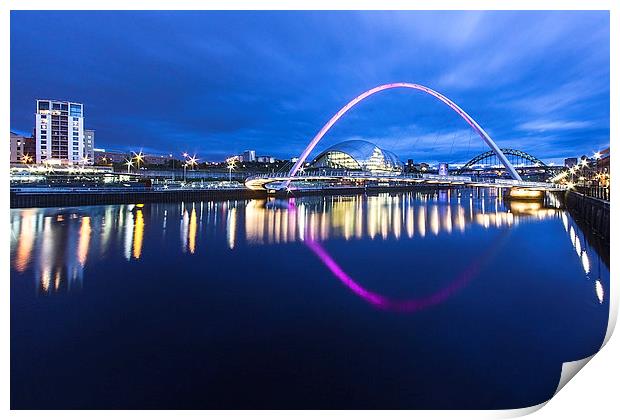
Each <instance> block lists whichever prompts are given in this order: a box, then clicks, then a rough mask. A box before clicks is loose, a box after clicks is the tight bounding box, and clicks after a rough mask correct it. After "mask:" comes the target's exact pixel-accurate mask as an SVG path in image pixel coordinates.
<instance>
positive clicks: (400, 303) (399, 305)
mask: <svg viewBox="0 0 620 420" xmlns="http://www.w3.org/2000/svg"><path fill="white" fill-rule="evenodd" d="M502 237H504V236H502ZM305 243H306V245H307V246H308V248H310V249H311V250H312V252H314V254H315V255H316V256H317V257H319V259H320V260H321V262H322V263H323V264H325V266H326V267H327V268H328V269H329V270H330V271H331V272H332V273H333V274H334V276H336V278H337V279H338V280H340V281H341V282H342V283H343V284H344V285H345V286H347V287H348V288H349V289H351V290H352V291H353V293H355V294H356V295H358V296H360V297H361V298H362V299H364V300H365V301H367V302H369V303H370V304H372V305H374V306H376V307H378V308H380V309H383V310H391V311H399V312H413V311H419V310H421V309H425V308H428V307H430V306H433V305H437V304H438V303H441V302H443V301H444V300H446V299H447V298H448V297H450V295H452V294H453V293H454V292H455V291H457V290H458V289H460V288H461V287H463V286H465V285H466V284H467V283H469V281H471V280H472V279H473V278H474V277H475V276H476V275H477V274H478V273H479V272H480V269H481V268H482V266H483V265H484V263H485V262H486V261H488V260H489V259H490V258H491V256H492V254H494V253H495V251H496V250H497V249H498V248H499V247H498V246H492V247H491V248H490V250H489V251H488V252H486V253H485V254H484V255H482V256H481V258H479V259H477V260H475V261H473V262H472V263H471V264H470V265H469V266H468V267H467V268H466V269H465V270H464V271H463V272H462V273H461V274H460V275H459V276H458V277H457V278H456V279H455V280H454V281H453V282H452V283H450V284H448V285H447V286H446V287H444V288H443V289H441V290H439V291H438V292H436V293H433V294H432V295H430V296H426V297H423V298H417V299H406V300H392V299H389V298H387V297H385V296H382V295H380V294H378V293H374V292H371V291H369V290H366V289H364V287H362V286H361V285H360V284H358V283H357V282H356V281H355V280H353V279H352V278H351V277H350V276H349V275H348V274H347V273H346V272H345V271H344V270H343V269H342V268H341V267H340V266H339V265H338V263H337V262H336V261H334V259H333V258H332V257H331V256H330V255H329V254H328V253H327V251H326V250H325V249H324V248H323V247H322V246H321V245H320V244H319V243H318V242H316V241H314V240H312V239H307V240H306V242H305Z"/></svg>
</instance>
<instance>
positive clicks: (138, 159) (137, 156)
mask: <svg viewBox="0 0 620 420" xmlns="http://www.w3.org/2000/svg"><path fill="white" fill-rule="evenodd" d="M133 154H134V155H135V156H134V157H133V158H134V159H135V160H136V169H140V162H144V155H143V154H142V150H140V153H136V152H133Z"/></svg>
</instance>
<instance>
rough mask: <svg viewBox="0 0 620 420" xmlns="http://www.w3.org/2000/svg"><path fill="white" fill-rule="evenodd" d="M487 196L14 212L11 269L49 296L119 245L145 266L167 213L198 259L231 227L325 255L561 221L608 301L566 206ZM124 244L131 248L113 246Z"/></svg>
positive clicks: (251, 240) (241, 237) (183, 247)
mask: <svg viewBox="0 0 620 420" xmlns="http://www.w3.org/2000/svg"><path fill="white" fill-rule="evenodd" d="M479 194H480V193H479V192H472V191H469V190H447V191H439V192H438V193H437V194H428V193H406V194H395V195H393V194H379V195H375V196H368V197H366V196H332V197H306V198H302V199H299V198H298V199H295V198H291V199H286V200H282V199H268V200H247V201H241V200H239V201H221V202H213V201H208V202H182V203H178V204H173V205H171V204H166V205H165V207H166V208H165V209H164V210H163V211H159V209H158V206H163V205H157V204H151V205H149V204H147V205H142V204H139V205H111V206H96V207H84V208H59V209H54V208H50V209H16V210H12V211H11V231H12V235H11V256H12V266H13V269H14V270H15V271H16V272H18V273H23V272H25V271H27V270H28V269H29V268H30V267H32V268H33V271H34V277H35V281H36V283H37V285H38V287H37V289H38V291H39V292H41V293H43V294H46V293H50V292H59V291H68V290H71V289H74V288H79V287H82V282H83V270H84V267H85V266H86V265H87V262H88V260H89V258H93V254H94V255H95V256H96V257H100V256H104V255H108V254H109V252H110V249H111V248H114V249H122V250H123V256H124V258H125V259H126V260H128V261H131V260H139V259H140V258H141V256H142V254H143V252H144V250H145V249H149V248H156V247H158V246H159V245H158V244H159V243H158V242H157V241H152V243H145V242H144V235H145V231H146V230H147V229H150V230H151V231H152V232H157V231H159V232H160V233H161V235H162V236H165V235H166V231H167V230H168V229H170V228H173V226H171V225H170V224H169V220H168V219H169V217H170V216H169V214H168V210H169V209H171V208H174V207H176V209H177V211H178V214H179V215H180V218H179V219H178V220H179V224H178V228H179V236H178V238H179V241H180V247H179V248H180V251H181V252H182V253H189V254H196V253H198V252H199V249H198V246H199V245H198V244H201V243H203V241H201V238H200V237H199V236H200V235H201V234H206V233H207V232H206V231H208V230H209V229H214V228H220V227H223V228H225V230H226V232H225V236H226V244H227V246H228V248H229V249H230V250H233V249H234V248H235V246H237V245H238V244H239V241H242V242H243V243H244V244H247V245H248V246H265V245H271V244H285V243H291V242H306V241H311V243H312V244H313V245H311V246H310V248H311V249H313V248H314V249H315V250H316V246H318V243H319V242H325V241H329V240H331V239H344V240H346V241H354V240H363V239H366V240H367V239H370V240H379V241H382V240H400V239H415V238H417V239H419V240H423V239H424V238H425V237H426V236H427V235H432V236H437V235H440V234H446V235H455V234H463V233H464V232H465V231H466V230H467V229H470V228H473V227H476V226H477V227H483V228H484V229H500V228H503V227H506V228H511V227H512V226H518V225H519V224H521V223H536V222H537V221H541V220H549V219H559V220H561V222H562V225H563V227H564V230H565V231H566V234H567V240H569V241H570V242H571V244H572V247H573V248H574V250H575V252H576V254H577V257H578V258H579V261H580V263H581V265H582V267H583V270H584V273H585V274H586V276H588V278H591V279H592V284H593V289H594V290H595V291H596V296H597V297H598V300H599V301H600V302H601V303H602V302H603V300H604V294H605V291H604V290H603V286H602V284H601V282H600V274H599V275H596V273H591V270H592V267H591V260H593V259H595V260H597V261H598V265H599V267H600V259H599V257H598V255H597V254H596V253H595V252H594V251H593V250H591V249H590V247H589V246H588V243H587V241H586V239H585V237H584V235H583V233H582V232H581V231H580V230H579V228H578V227H577V226H576V224H575V223H574V222H573V220H572V218H571V217H570V215H569V214H568V213H567V212H565V211H564V210H562V209H560V203H559V201H558V200H557V198H556V197H555V196H553V195H549V196H548V197H547V198H546V200H545V203H544V204H543V203H540V202H518V201H509V202H504V201H503V199H502V197H501V195H499V196H493V195H491V194H490V191H486V194H485V195H484V197H482V196H481V195H479ZM151 209H154V210H156V211H151ZM203 224H204V225H205V226H206V227H207V229H203V228H204V227H205V226H203ZM115 239H116V240H119V241H121V242H120V243H122V247H115V246H114V245H113V244H114V242H115ZM168 240H169V239H168ZM96 257H95V258H96ZM323 262H324V263H325V260H324V261H323Z"/></svg>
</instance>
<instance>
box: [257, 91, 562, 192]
mask: <svg viewBox="0 0 620 420" xmlns="http://www.w3.org/2000/svg"><path fill="white" fill-rule="evenodd" d="M396 88H406V89H413V90H417V91H421V92H424V93H426V94H428V95H431V96H432V97H434V98H436V99H438V100H439V101H441V102H442V103H444V104H445V105H447V106H448V107H450V108H451V109H452V110H453V111H454V112H455V113H456V114H457V115H458V116H459V117H461V118H462V119H463V120H464V121H465V122H466V123H467V124H468V125H469V126H470V127H471V128H472V129H473V130H474V132H476V134H478V136H479V137H480V139H481V140H482V141H483V142H484V143H485V144H486V145H487V146H489V148H490V150H489V152H488V153H489V154H491V155H495V156H496V157H497V159H498V160H499V161H500V162H501V164H502V165H503V166H504V167H505V169H506V171H507V173H508V174H509V175H510V177H511V179H510V180H500V179H496V180H493V182H491V181H488V182H484V183H480V182H479V181H474V180H472V179H471V177H467V176H450V175H443V176H440V175H430V174H423V175H418V174H399V175H395V174H377V173H372V172H365V171H361V172H360V171H325V170H323V171H320V172H319V173H315V174H309V173H308V174H306V173H305V171H304V170H303V165H304V163H305V162H306V160H307V159H308V156H309V155H310V153H311V152H312V151H313V150H314V148H315V147H316V145H317V144H318V143H319V142H320V141H321V139H322V138H323V137H324V136H325V134H327V132H328V131H329V130H330V129H331V128H332V126H333V125H334V124H336V122H337V121H338V120H339V119H340V118H341V117H342V116H343V115H344V114H346V113H347V112H348V111H349V110H351V108H353V107H354V106H355V105H357V104H358V103H360V102H361V101H363V100H364V99H366V98H368V97H370V96H372V95H374V94H376V93H378V92H382V91H384V90H388V89H396ZM503 150H511V151H512V149H500V148H499V147H498V146H497V144H496V143H495V142H494V141H493V139H491V137H490V136H489V135H488V134H487V132H486V131H485V130H484V129H483V128H482V127H481V126H480V125H479V124H478V123H477V122H476V121H475V120H474V119H473V118H472V117H471V116H470V115H469V114H467V113H466V112H465V111H464V110H463V109H462V108H461V107H459V106H458V105H457V104H456V103H454V102H452V101H451V100H450V99H448V98H447V97H445V96H444V95H442V94H441V93H439V92H437V91H435V90H433V89H430V88H428V87H426V86H422V85H419V84H415V83H406V82H400V83H389V84H385V85H380V86H377V87H375V88H373V89H370V90H367V91H366V92H364V93H362V94H361V95H359V96H357V97H356V98H354V99H353V100H351V101H350V102H349V103H347V104H346V105H345V106H344V107H342V108H341V109H340V111H338V112H337V113H336V114H335V115H334V116H333V117H332V118H331V119H330V120H329V121H328V122H327V123H326V124H325V125H324V126H323V127H322V128H321V130H319V132H318V133H317V134H316V135H315V136H314V138H313V139H312V140H311V141H310V143H309V144H308V146H306V148H305V149H304V151H303V152H302V153H301V155H300V156H299V158H298V159H297V161H296V162H295V164H294V165H293V167H292V168H291V169H290V171H288V172H286V173H275V174H268V175H257V176H252V177H249V178H248V179H247V180H246V182H245V184H246V186H247V187H248V188H250V189H254V190H257V189H268V190H289V191H290V190H291V189H292V188H291V187H290V185H291V183H294V184H293V185H296V186H303V185H305V186H306V188H307V187H309V186H310V185H311V184H312V183H313V182H317V181H334V180H347V181H352V182H364V181H377V182H392V183H399V184H402V183H405V184H408V183H425V184H432V183H443V184H450V185H452V184H458V185H481V186H488V185H490V184H492V186H496V187H521V188H532V189H537V190H541V189H544V190H559V189H563V188H564V187H563V186H561V185H557V184H551V183H544V182H543V183H541V182H525V181H523V180H522V179H521V176H520V175H519V174H518V173H517V170H516V169H515V167H514V166H513V165H512V163H511V162H510V161H509V160H508V158H507V157H506V155H505V153H504V151H503ZM521 153H523V152H521ZM528 156H529V155H528ZM485 157H487V156H486V155H485ZM483 158H484V157H483ZM483 158H482V159H483ZM530 160H532V159H530ZM469 164H470V165H471V163H469ZM298 189H300V188H299V187H298Z"/></svg>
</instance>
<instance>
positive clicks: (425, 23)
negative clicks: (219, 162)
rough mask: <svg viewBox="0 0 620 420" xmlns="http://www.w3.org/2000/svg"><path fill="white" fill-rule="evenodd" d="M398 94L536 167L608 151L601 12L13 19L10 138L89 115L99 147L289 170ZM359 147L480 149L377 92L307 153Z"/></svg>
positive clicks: (605, 25) (438, 155)
mask: <svg viewBox="0 0 620 420" xmlns="http://www.w3.org/2000/svg"><path fill="white" fill-rule="evenodd" d="M396 81H406V82H413V83H420V84H424V85H426V86H429V87H431V88H433V89H435V90H438V91H440V92H442V93H443V94H444V95H446V96H448V97H449V98H451V99H452V100H454V101H455V102H456V103H457V104H459V105H460V106H461V107H462V108H463V109H464V110H465V111H466V112H468V113H469V114H470V115H471V116H472V117H473V118H474V119H476V120H477V121H478V122H479V123H480V125H481V126H482V127H484V128H485V129H486V130H487V132H488V133H489V134H490V135H491V137H493V138H494V139H495V141H496V142H497V143H498V144H499V145H500V147H512V148H516V149H521V150H524V151H527V152H529V153H531V154H533V155H535V156H537V157H539V158H541V159H543V160H545V161H552V160H556V161H559V159H561V158H564V157H566V156H580V155H582V154H589V153H592V152H594V151H596V150H599V149H601V148H603V147H605V146H608V145H609V14H608V13H607V12H582V11H577V12H559V11H551V12H547V11H536V12H525V11H523V12H477V11H470V12H419V11H418V12H318V11H316V12H206V11H205V12H147V11H137V12H91V11H80V12H77V11H76V12H71V11H69V12H66V11H49V12H45V11H42V12H34V11H13V12H12V13H11V129H12V130H13V131H17V132H24V133H29V132H31V130H32V127H33V124H34V107H35V99H36V98H54V99H66V100H73V101H77V102H83V103H84V104H85V120H86V127H88V128H93V129H95V130H96V132H97V134H96V146H97V147H103V148H109V149H127V150H137V149H144V150H145V151H147V152H160V153H177V154H180V153H181V152H183V151H188V152H190V153H196V154H197V155H198V156H199V157H200V158H202V159H203V160H204V159H209V160H215V159H221V158H223V157H225V156H228V155H231V154H235V153H239V152H242V151H243V150H246V149H255V150H256V151H257V154H258V155H274V156H276V157H282V158H289V157H292V156H296V155H298V154H300V153H301V151H302V150H303V148H304V147H305V145H306V144H307V143H308V142H309V141H310V139H311V138H312V137H313V136H314V135H315V134H316V132H317V131H318V130H319V129H320V128H321V127H322V125H323V124H324V123H325V122H326V121H327V120H329V118H330V117H331V116H332V115H333V114H334V113H335V112H337V111H338V110H339V109H340V108H341V107H342V106H343V105H344V104H345V103H346V102H348V101H349V100H350V99H352V98H353V97H355V96H357V95H358V94H360V93H361V92H363V91H365V90H367V89H369V88H372V87H374V86H376V85H379V84H383V83H389V82H396ZM348 139H366V140H369V141H373V142H376V143H377V144H378V145H379V146H381V147H384V148H386V149H389V150H392V151H394V152H396V153H397V154H398V155H399V156H400V157H401V159H403V160H406V159H409V158H411V159H414V160H415V161H427V162H436V161H447V162H464V161H466V160H468V159H469V158H470V157H473V156H474V155H476V154H478V153H480V152H483V151H485V150H487V149H486V146H485V145H484V144H483V143H482V141H481V140H480V139H479V138H478V137H476V135H475V134H473V132H472V131H471V130H470V129H469V128H468V126H467V125H466V124H465V123H464V122H463V121H462V120H460V119H459V117H458V116H456V114H454V113H453V112H452V111H450V110H449V109H448V108H447V107H446V106H445V105H443V104H441V103H440V102H438V101H437V100H436V99H434V98H432V97H430V96H427V95H425V94H423V93H419V92H415V91H411V90H390V91H385V92H381V93H379V94H377V95H375V96H373V97H371V98H369V99H368V100H367V101H365V102H362V103H361V104H359V106H358V107H357V108H354V109H353V110H352V111H351V112H349V113H348V114H347V115H346V116H345V117H344V118H342V119H341V120H340V121H339V122H338V123H337V125H336V126H335V127H334V128H333V129H332V130H331V131H330V132H329V133H328V135H326V136H325V138H324V140H323V143H322V144H319V146H318V147H317V149H316V152H318V151H319V150H320V149H323V148H325V147H327V146H329V145H331V144H334V143H336V142H338V141H342V140H348Z"/></svg>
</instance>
